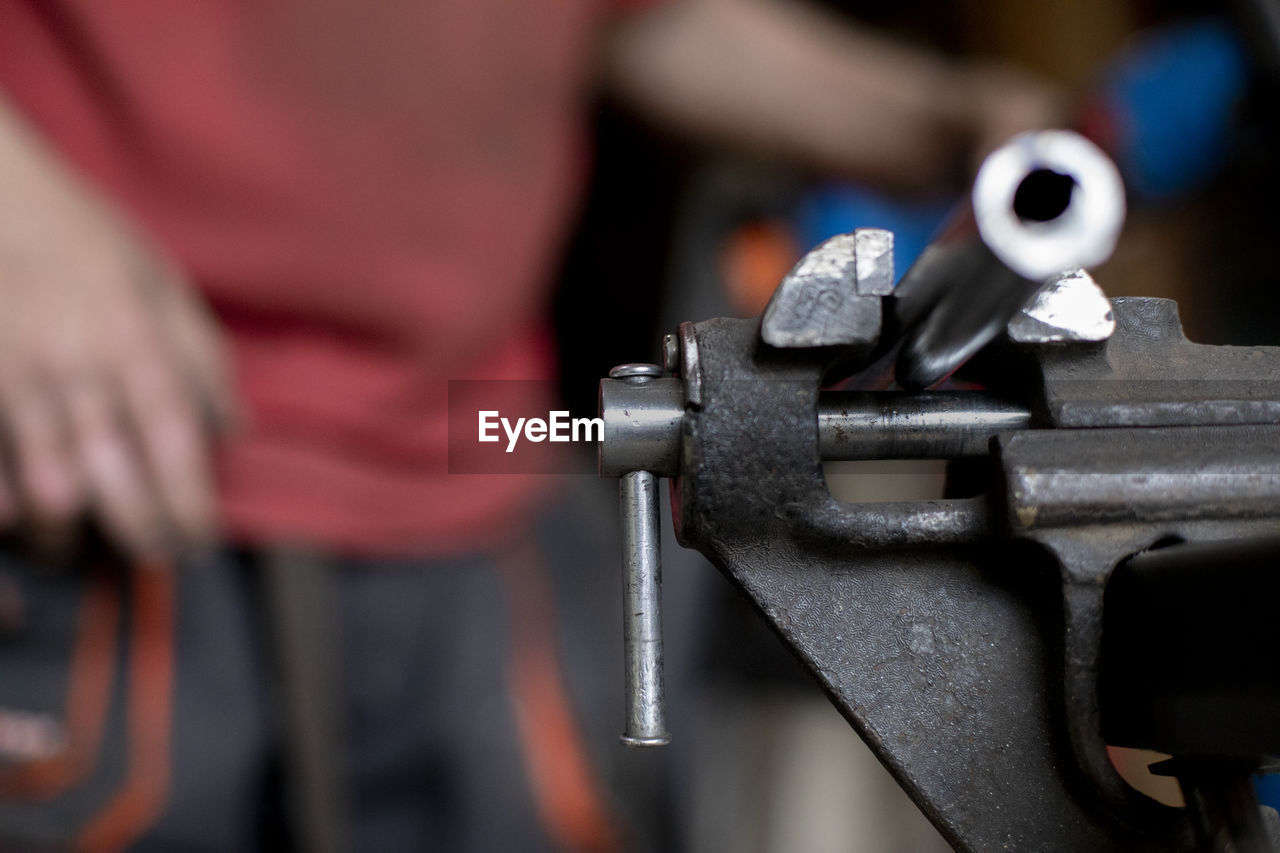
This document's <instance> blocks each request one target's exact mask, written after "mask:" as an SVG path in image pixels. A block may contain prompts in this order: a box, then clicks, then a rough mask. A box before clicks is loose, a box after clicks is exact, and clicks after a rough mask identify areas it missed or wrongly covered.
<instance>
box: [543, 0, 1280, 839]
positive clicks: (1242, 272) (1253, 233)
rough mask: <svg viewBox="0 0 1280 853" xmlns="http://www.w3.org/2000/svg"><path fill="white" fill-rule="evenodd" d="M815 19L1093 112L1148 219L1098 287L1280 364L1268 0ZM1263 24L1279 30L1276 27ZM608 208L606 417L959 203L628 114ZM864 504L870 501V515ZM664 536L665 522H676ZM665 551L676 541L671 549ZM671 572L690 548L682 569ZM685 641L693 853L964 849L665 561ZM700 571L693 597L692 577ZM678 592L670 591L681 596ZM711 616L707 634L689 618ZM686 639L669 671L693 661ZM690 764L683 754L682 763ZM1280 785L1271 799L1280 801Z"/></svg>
mask: <svg viewBox="0 0 1280 853" xmlns="http://www.w3.org/2000/svg"><path fill="white" fill-rule="evenodd" d="M816 5H819V6H822V7H824V8H826V9H828V10H831V11H834V12H836V13H838V14H841V15H847V16H849V17H850V19H852V20H855V21H857V22H859V23H861V24H865V25H870V26H873V27H876V28H879V29H881V30H884V31H888V32H891V33H893V34H895V35H897V36H899V37H901V38H903V39H905V40H908V41H911V42H914V43H916V44H921V45H925V46H928V47H930V48H932V49H936V50H940V51H943V52H945V53H948V54H952V55H963V56H973V57H983V58H994V59H1002V60H1006V61H1008V62H1011V63H1014V64H1016V65H1018V66H1021V67H1022V68H1025V69H1028V70H1030V71H1033V72H1036V73H1039V74H1041V75H1044V76H1046V77H1048V78H1050V79H1052V80H1054V81H1057V82H1058V83H1060V84H1062V85H1064V86H1066V87H1068V88H1069V90H1070V91H1072V92H1074V93H1076V95H1077V118H1078V121H1079V122H1080V123H1081V124H1082V125H1083V126H1084V127H1085V129H1086V130H1088V131H1090V132H1092V133H1093V134H1094V135H1095V138H1097V137H1098V136H1102V137H1105V139H1104V140H1102V141H1104V142H1105V143H1109V145H1110V151H1109V153H1111V154H1112V155H1113V157H1115V158H1116V159H1117V161H1118V163H1119V165H1120V166H1121V169H1122V171H1123V172H1124V174H1125V178H1126V185H1127V190H1128V195H1129V207H1130V211H1129V219H1128V224H1127V225H1126V228H1125V232H1124V234H1123V236H1122V238H1121V241H1120V243H1119V246H1118V248H1117V250H1116V252H1115V255H1114V257H1113V258H1112V259H1111V260H1110V261H1109V262H1108V263H1107V264H1106V265H1104V266H1103V267H1101V268H1099V269H1098V270H1096V271H1094V272H1095V278H1096V279H1097V281H1098V283H1099V284H1100V285H1101V286H1102V287H1103V288H1104V290H1105V291H1106V292H1107V294H1108V295H1109V296H1128V295H1141V296H1161V297H1169V298H1173V299H1176V300H1177V301H1178V302H1179V305H1180V306H1181V316H1182V320H1183V324H1184V327H1185V329H1186V332H1187V334H1188V336H1189V337H1190V338H1191V339H1192V340H1195V341H1198V342H1202V343H1248V344H1269V345H1277V344H1280V323H1278V322H1277V320H1280V288H1277V287H1276V286H1275V284H1276V282H1275V272H1274V271H1275V270H1276V269H1280V240H1277V239H1275V236H1274V235H1275V233H1276V227H1277V225H1278V224H1280V215H1278V213H1277V208H1276V205H1275V199H1276V198H1277V190H1278V189H1280V169H1277V167H1276V157H1275V152H1276V151H1277V150H1280V144H1278V143H1280V132H1278V131H1280V128H1278V127H1277V123H1278V122H1280V118H1277V111H1276V110H1274V108H1273V106H1274V104H1275V103H1276V100H1275V98H1276V93H1277V84H1278V83H1280V53H1278V52H1277V45H1280V30H1278V29H1277V20H1278V17H1277V15H1276V14H1275V13H1274V7H1273V6H1272V5H1271V4H1268V3H1266V2H1246V0H1240V2H1234V3H1230V4H1221V3H1213V2H1194V0H1164V2H1161V0H1123V1H1122V2H1121V1H1120V0H1048V2H1037V3H1025V2H1020V0H960V2H930V0H901V2H898V3H894V4H885V3H873V2H856V0H827V2H820V3H817V4H816ZM1268 9H1271V10H1272V12H1271V13H1270V17H1268V14H1269V13H1268ZM594 116H595V120H594V128H595V134H596V139H597V156H596V163H595V171H594V178H593V183H592V192H591V196H590V199H589V201H588V203H587V204H586V206H585V207H584V209H583V213H582V216H581V223H580V225H579V228H578V232H577V236H576V238H575V239H574V241H573V243H572V244H571V246H570V247H569V250H568V251H567V253H566V259H565V263H564V272H563V275H562V285H561V288H560V292H559V298H558V300H557V304H556V323H557V328H558V332H559V340H560V342H561V353H560V356H561V365H562V368H561V369H562V386H563V391H564V394H565V397H566V400H567V401H568V403H569V405H570V407H571V408H572V409H573V410H574V413H575V414H581V415H590V414H593V413H594V409H595V405H596V399H595V383H596V380H597V379H598V378H599V377H601V376H604V375H605V374H606V373H607V371H608V369H609V367H610V366H612V365H614V364H618V363H622V362H628V361H644V360H652V359H653V358H654V356H655V353H656V352H657V351H658V344H659V341H660V340H661V335H662V334H663V333H666V332H670V331H673V330H674V329H675V326H676V324H677V323H679V322H680V321H682V320H686V319H702V318H705V317H711V316H751V315H753V314H755V313H757V312H758V311H759V310H760V309H761V308H762V307H763V306H764V304H765V303H766V302H767V300H768V298H769V295H770V293H771V292H772V288H773V286H774V285H776V283H777V282H778V281H779V279H780V278H781V276H782V275H783V274H785V273H786V271H787V270H788V269H789V268H790V267H791V265H792V264H793V263H794V262H795V261H796V260H797V259H798V258H799V256H800V255H801V254H802V253H803V252H804V251H805V250H807V249H808V248H810V247H811V246H813V245H815V244H816V243H818V242H820V241H821V240H822V239H825V238H826V237H827V236H830V235H831V234H834V233H840V232H844V231H850V230H852V229H853V228H855V227H860V226H879V227H888V228H891V229H893V230H894V231H895V233H896V237H897V255H898V258H897V260H898V267H897V273H898V274H899V275H901V273H902V272H903V271H904V270H905V269H906V267H907V266H908V265H909V262H910V258H911V257H913V255H914V253H915V252H918V251H919V250H920V249H921V248H923V246H924V244H925V242H926V241H927V240H928V238H929V235H930V233H931V232H932V230H933V229H934V228H935V227H937V225H938V224H939V223H940V221H941V218H942V216H943V215H945V213H946V211H947V210H948V209H949V208H950V207H951V204H952V202H953V201H954V200H955V198H957V197H958V195H959V193H960V192H962V190H963V187H960V186H955V187H940V188H938V190H937V192H936V193H934V194H932V195H929V196H926V197H893V196H886V195H883V194H878V193H874V192H872V191H870V190H868V189H866V188H863V187H858V186H854V185H849V184H844V183H840V182H833V181H831V180H830V179H829V178H827V177H824V176H818V175H813V174H807V173H804V172H801V171H797V170H795V169H793V168H790V167H786V166H783V165H781V164H779V163H775V162H769V161H762V160H759V159H752V160H745V159H741V158H727V157H725V156H724V155H722V154H718V153H714V152H711V151H708V150H702V149H698V148H692V147H689V146H688V145H687V144H684V143H682V142H679V141H677V140H675V139H673V138H671V137H668V136H663V135H661V134H658V133H656V132H655V131H654V130H653V129H652V128H651V127H649V126H647V125H645V124H644V123H643V122H641V121H639V120H637V119H636V118H635V117H634V116H632V115H629V114H628V113H627V112H626V111H624V110H622V109H620V108H619V107H617V106H616V105H614V104H612V103H609V102H602V103H600V104H599V105H598V106H597V107H596V109H595V113H594ZM876 464H878V465H880V469H879V471H878V476H876V474H877V471H876V469H875V468H874V467H872V468H867V467H862V468H856V469H845V470H844V471H842V472H839V473H837V472H836V471H834V470H829V471H828V474H829V482H830V483H831V485H832V488H833V490H836V491H837V492H838V493H839V494H840V496H842V497H845V498H846V499H852V500H857V499H858V496H859V492H858V490H859V489H862V490H866V493H867V494H875V495H877V496H878V499H881V500H883V499H885V495H886V494H887V493H891V494H892V495H893V496H894V497H895V498H896V499H899V500H906V499H912V498H918V497H930V496H937V495H935V494H932V493H933V492H934V491H935V490H937V489H940V487H941V472H940V470H937V469H934V468H930V467H929V463H924V464H923V465H921V464H920V463H911V464H908V465H902V464H891V463H876ZM864 499H865V498H864ZM668 518H669V514H668ZM664 539H665V541H666V542H668V543H670V542H672V541H673V537H672V536H671V533H670V530H669V529H668V531H667V532H666V533H665V534H664ZM669 550H671V549H669ZM665 559H666V560H667V561H668V562H667V565H668V568H667V570H666V575H667V585H668V601H670V600H671V598H672V597H673V596H672V593H673V592H676V591H677V590H678V591H679V592H680V593H681V594H684V595H687V596H692V597H694V598H695V599H696V600H697V602H698V604H697V606H696V607H694V606H688V607H685V608H684V609H683V610H682V609H681V608H680V607H679V606H678V605H677V606H676V607H675V608H671V607H669V608H668V619H669V620H670V619H673V618H675V619H676V620H681V619H683V620H686V621H692V622H695V623H696V624H694V625H685V626H679V625H677V626H676V628H675V630H673V631H672V632H671V635H672V636H673V637H676V638H682V639H681V641H691V642H696V643H699V644H700V646H701V649H700V652H699V654H698V655H697V659H696V660H695V661H694V662H693V663H692V666H693V671H692V674H691V675H689V676H686V677H683V678H675V679H673V683H672V684H671V685H670V686H669V692H670V693H671V694H672V695H671V701H672V706H673V713H672V725H673V727H674V728H675V729H676V738H677V740H676V746H675V747H674V748H676V749H682V750H683V751H684V754H683V756H682V759H681V763H682V766H686V767H687V768H688V778H687V779H685V780H683V782H682V783H681V784H679V785H678V788H677V790H676V791H673V797H672V800H673V802H675V803H678V807H677V812H676V814H677V821H678V823H679V824H680V828H679V829H678V830H677V831H678V833H679V834H680V835H681V836H682V837H683V838H684V839H685V840H686V841H687V843H688V847H689V849H690V850H692V851H695V853H702V851H708V853H709V851H723V850H734V851H741V853H766V851H784V850H786V851H793V850H802V851H814V853H819V852H820V851H833V853H834V852H835V851H873V850H874V851H888V852H889V853H891V852H892V851H928V850H945V849H947V846H946V844H945V842H943V841H942V839H941V837H940V836H938V834H937V833H936V831H934V830H933V828H932V827H931V826H930V825H929V824H928V823H927V822H926V821H925V819H924V818H923V817H922V816H921V815H920V814H919V813H918V812H917V811H916V809H915V808H914V806H912V805H911V803H910V802H909V801H908V800H907V798H906V796H905V795H904V794H903V793H902V792H901V791H900V790H899V789H898V788H897V786H896V784H895V783H894V782H893V781H892V780H891V779H890V777H889V776H888V774H887V772H886V771H884V770H883V769H882V768H881V767H880V766H879V764H878V763H877V761H876V759H875V758H874V757H873V756H872V755H871V753H870V752H869V751H868V750H867V749H866V748H865V746H863V745H862V744H861V741H860V740H859V739H858V738H857V736H856V735H855V734H854V732H853V731H852V729H850V728H849V726H848V725H847V724H846V723H845V721H844V720H843V719H841V718H840V717H839V715H838V714H837V713H836V711H835V710H834V709H833V708H832V707H831V706H830V705H829V704H828V703H827V701H826V699H825V698H824V697H823V696H822V694H821V693H820V692H819V690H818V688H817V686H816V685H815V684H814V683H812V681H811V679H810V678H809V677H808V676H807V675H806V674H805V673H803V672H802V671H801V670H800V668H799V666H798V665H797V664H796V663H795V662H794V661H793V660H792V659H791V658H790V656H789V654H788V653H787V652H786V651H785V650H784V649H783V648H782V647H781V645H780V644H779V643H778V642H777V641H776V640H775V639H774V638H773V637H772V635H771V634H769V633H768V632H767V631H766V629H765V628H764V627H763V625H762V623H760V622H759V621H758V619H757V618H756V617H755V615H754V614H753V613H751V612H750V611H749V609H748V607H747V606H746V604H745V603H744V602H742V601H740V600H739V599H738V598H737V596H736V593H734V592H733V591H732V590H730V589H729V588H728V586H727V584H726V583H724V582H722V581H719V579H718V575H716V573H715V572H714V570H713V569H711V568H710V567H709V566H708V565H706V564H705V563H703V564H699V563H698V562H697V560H696V558H695V559H691V558H690V556H689V555H687V554H683V555H682V554H680V553H671V554H669V555H668V556H666V558H665ZM681 573H689V574H694V575H697V578H696V579H690V578H689V577H685V576H684V575H683V574H681ZM673 586H674V587H675V588H676V589H675V590H673V589H672V587H673ZM690 611H692V613H690ZM672 646H674V642H673V640H671V639H669V641H668V652H669V654H671V655H676V656H678V655H681V654H687V651H688V650H683V651H681V650H680V649H678V648H672ZM682 742H683V743H682ZM1115 760H1116V763H1117V765H1118V766H1119V767H1120V768H1121V770H1122V772H1123V773H1125V774H1126V776H1127V777H1128V778H1130V779H1131V781H1132V782H1133V783H1134V784H1135V785H1137V786H1139V787H1140V788H1142V789H1143V790H1145V791H1146V792H1148V793H1150V794H1151V795H1152V796H1156V797H1157V798H1159V799H1161V800H1164V801H1166V802H1171V803H1178V802H1180V795H1179V793H1178V791H1177V787H1176V783H1173V782H1172V780H1168V779H1164V780H1161V779H1157V778H1155V777H1152V776H1150V775H1149V774H1146V772H1145V764H1146V762H1147V761H1149V760H1151V759H1150V757H1149V756H1141V755H1137V756H1135V755H1131V754H1128V753H1125V752H1121V751H1117V752H1116V755H1115ZM1277 789H1280V785H1276V784H1275V782H1274V778H1272V779H1268V780H1263V781H1261V783H1260V791H1261V792H1262V794H1263V799H1264V801H1270V802H1271V803H1272V804H1273V805H1275V804H1276V801H1277V800H1280V791H1277Z"/></svg>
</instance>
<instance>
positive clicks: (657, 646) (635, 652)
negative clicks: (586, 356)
mask: <svg viewBox="0 0 1280 853" xmlns="http://www.w3.org/2000/svg"><path fill="white" fill-rule="evenodd" d="M609 375H610V376H611V377H613V378H616V379H626V380H627V381H630V382H635V383H637V384H641V383H645V382H649V381H651V380H652V379H653V378H654V377H656V376H661V375H662V369H661V368H659V367H658V366H657V365H623V366H621V367H616V368H614V369H613V370H612V371H610V373H609ZM618 495H619V506H620V508H621V512H622V581H623V593H622V595H623V613H622V643H623V659H624V666H625V670H626V704H627V719H626V728H625V730H624V731H623V733H622V738H621V740H622V742H623V743H624V744H626V745H627V746H662V745H664V744H667V743H670V742H671V735H670V734H669V733H668V732H667V720H666V702H665V699H664V695H663V678H662V561H661V556H660V552H659V533H658V531H659V527H658V477H657V476H656V475H654V474H653V473H651V472H649V471H632V472H630V473H628V474H625V475H623V477H622V479H621V480H620V481H619V487H618Z"/></svg>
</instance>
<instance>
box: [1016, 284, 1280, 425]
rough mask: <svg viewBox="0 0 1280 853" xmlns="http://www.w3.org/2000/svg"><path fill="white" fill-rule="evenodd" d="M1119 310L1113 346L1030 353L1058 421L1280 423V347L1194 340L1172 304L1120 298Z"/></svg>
mask: <svg viewBox="0 0 1280 853" xmlns="http://www.w3.org/2000/svg"><path fill="white" fill-rule="evenodd" d="M1112 310H1113V311H1114V313H1115V320H1116V331H1115V333H1114V334H1113V335H1112V336H1111V337H1110V338H1109V339H1108V340H1107V341H1106V342H1105V343H1102V344H1097V345H1094V346H1077V347H1036V348H1033V349H1032V350H1030V358H1029V363H1030V366H1031V367H1032V369H1033V370H1034V371H1035V373H1036V374H1037V375H1038V376H1039V377H1040V380H1039V381H1040V387H1039V389H1038V391H1039V397H1040V400H1039V401H1038V403H1039V408H1041V409H1043V414H1044V417H1045V418H1046V419H1047V420H1048V421H1049V422H1050V423H1052V424H1053V425H1055V426H1064V427H1128V426H1175V425H1179V424H1185V425H1203V424H1224V425H1225V424H1275V423H1280V348H1277V347H1230V346H1208V345H1204V344H1195V343H1191V342H1189V341H1188V340H1187V339H1186V337H1185V336H1184V335H1183V333H1182V324H1181V322H1180V321H1179V319H1178V306H1177V304H1176V303H1175V302H1173V301H1172V300H1169V299H1150V298H1121V299H1115V300H1113V301H1112Z"/></svg>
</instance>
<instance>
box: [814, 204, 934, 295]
mask: <svg viewBox="0 0 1280 853" xmlns="http://www.w3.org/2000/svg"><path fill="white" fill-rule="evenodd" d="M955 202H956V198H954V197H950V196H948V197H946V198H938V197H935V198H928V199H915V200H904V199H900V198H893V197H892V196H887V195H884V194H882V193H878V192H876V191H875V190H871V189H868V188H866V187H863V186H860V185H858V184H848V183H832V184H826V185H824V186H821V187H818V188H817V189H814V190H812V191H811V192H809V193H807V194H806V195H805V197H804V198H803V199H801V201H800V203H799V205H798V206H797V208H796V212H795V216H794V217H793V219H792V227H793V228H794V229H795V235H796V245H798V246H803V247H804V248H805V249H806V250H807V249H809V248H811V247H813V246H816V245H818V244H819V243H821V242H822V241H823V240H825V239H827V238H828V237H831V236H833V235H835V234H847V233H848V232H850V231H852V230H853V229H855V228H887V229H889V230H890V231H892V232H893V263H894V270H893V272H894V280H895V281H897V279H900V278H902V274H903V273H904V272H906V271H907V267H909V266H911V264H912V263H913V262H914V261H915V259H916V258H917V257H919V255H920V253H921V252H923V251H924V247H925V246H927V245H929V241H930V240H931V239H933V236H934V234H936V233H937V231H938V229H939V228H940V227H942V222H943V220H945V219H946V217H947V214H948V213H949V212H950V211H951V208H952V207H953V206H954V205H955Z"/></svg>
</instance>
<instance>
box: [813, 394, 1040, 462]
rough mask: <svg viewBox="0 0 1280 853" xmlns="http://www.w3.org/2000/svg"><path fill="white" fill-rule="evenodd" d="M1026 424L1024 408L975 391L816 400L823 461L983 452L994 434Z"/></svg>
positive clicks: (952, 456)
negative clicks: (817, 401)
mask: <svg viewBox="0 0 1280 853" xmlns="http://www.w3.org/2000/svg"><path fill="white" fill-rule="evenodd" d="M1030 425H1031V415H1030V413H1028V412H1027V410H1026V408H1025V407H1023V406H1020V405H1018V404H1016V403H1012V402H1009V401H1008V400H1002V399H1000V398H998V397H995V396H993V395H991V394H984V393H981V392H973V391H945V392H922V393H918V394H912V393H908V392H902V391H896V392H895V391H878V392H864V391H827V392H824V393H823V394H822V396H821V397H820V398H819V403H818V445H819V448H820V450H821V454H822V458H823V459H959V458H962V457H967V456H984V455H986V454H987V452H988V448H989V445H990V443H991V438H992V437H993V436H994V435H995V434H996V433H998V432H1004V431H1009V430H1020V429H1026V428H1027V427H1029V426H1030Z"/></svg>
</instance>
